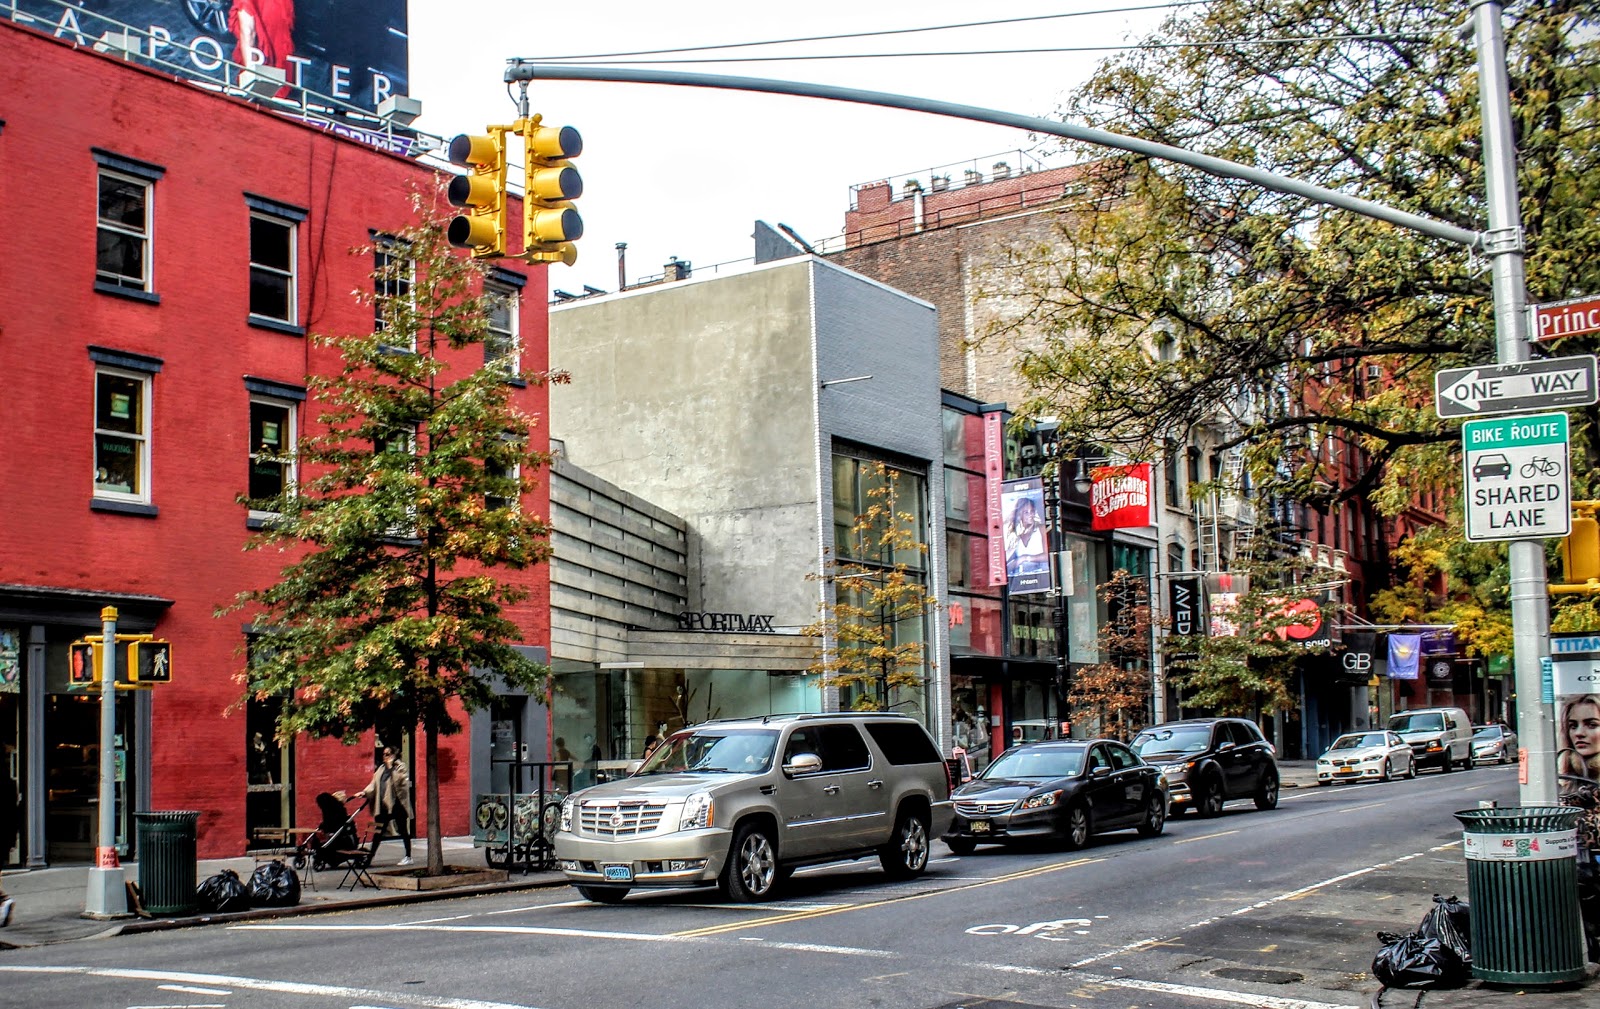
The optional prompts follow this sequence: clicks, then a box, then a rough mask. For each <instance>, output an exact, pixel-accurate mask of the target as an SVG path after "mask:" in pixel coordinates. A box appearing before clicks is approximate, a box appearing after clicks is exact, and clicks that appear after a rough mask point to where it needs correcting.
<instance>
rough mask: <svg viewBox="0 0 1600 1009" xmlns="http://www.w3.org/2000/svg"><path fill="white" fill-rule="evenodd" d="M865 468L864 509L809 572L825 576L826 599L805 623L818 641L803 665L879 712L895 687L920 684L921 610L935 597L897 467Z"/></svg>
mask: <svg viewBox="0 0 1600 1009" xmlns="http://www.w3.org/2000/svg"><path fill="white" fill-rule="evenodd" d="M869 473H870V476H871V484H870V486H869V487H868V489H867V499H868V502H869V504H868V506H867V509H866V511H864V512H862V513H861V514H860V515H857V516H856V519H855V522H854V524H853V525H852V526H851V527H850V531H849V536H848V539H847V541H846V542H843V543H839V544H835V551H834V555H833V556H832V557H831V558H830V559H829V561H828V563H827V565H826V567H825V568H824V570H823V571H822V572H821V573H820V574H815V575H812V576H811V577H812V578H813V579H815V580H820V581H822V582H823V583H824V586H825V589H824V593H825V598H824V600H823V602H822V603H821V604H820V607H819V609H820V616H819V619H818V620H817V621H816V622H815V623H813V624H811V625H810V626H808V627H806V628H805V633H806V634H807V635H809V636H811V637H814V638H818V639H820V645H821V649H820V651H819V653H818V657H817V660H816V661H815V662H813V663H812V664H811V665H810V666H809V667H807V668H808V671H810V672H813V673H818V674H820V676H821V678H820V681H819V684H820V686H821V687H822V689H824V690H827V689H829V688H837V689H839V690H841V691H854V692H855V698H854V701H853V706H854V707H855V708H856V709H858V710H863V711H885V710H888V708H889V706H890V703H891V700H890V699H891V697H892V695H893V693H894V691H896V690H916V689H918V688H920V687H921V686H922V684H923V681H924V679H925V675H926V672H927V670H928V668H929V663H928V657H927V646H926V644H925V641H926V636H927V626H926V624H927V616H928V614H930V613H932V612H934V611H935V610H937V609H938V605H939V603H938V600H937V599H936V598H935V597H934V596H933V595H932V593H930V592H929V591H928V589H927V586H926V585H925V584H924V575H925V568H926V565H925V563H924V561H923V558H925V557H926V556H927V552H928V547H927V544H925V543H923V542H922V541H921V540H920V539H919V538H918V536H917V520H916V515H915V514H913V513H912V512H910V511H906V510H904V508H903V507H902V505H901V503H900V497H899V495H900V486H899V478H900V474H899V472H898V471H897V470H894V469H892V468H890V467H889V466H886V465H884V464H883V463H878V464H876V465H875V466H874V467H872V468H871V469H870V470H869ZM913 562H914V563H913Z"/></svg>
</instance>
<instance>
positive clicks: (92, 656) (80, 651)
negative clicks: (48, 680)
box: [67, 641, 104, 687]
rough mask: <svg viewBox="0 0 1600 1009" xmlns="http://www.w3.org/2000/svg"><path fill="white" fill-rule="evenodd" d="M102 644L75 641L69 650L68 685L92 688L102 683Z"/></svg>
mask: <svg viewBox="0 0 1600 1009" xmlns="http://www.w3.org/2000/svg"><path fill="white" fill-rule="evenodd" d="M103 647H104V646H102V645H101V644H100V642H98V641H95V642H92V643H91V642H88V641H74V642H73V643H72V646H71V649H70V650H69V654H68V658H69V660H70V661H69V662H68V664H67V683H68V684H69V685H70V686H74V687H92V686H94V685H95V684H96V683H99V682H100V653H101V651H102V649H103Z"/></svg>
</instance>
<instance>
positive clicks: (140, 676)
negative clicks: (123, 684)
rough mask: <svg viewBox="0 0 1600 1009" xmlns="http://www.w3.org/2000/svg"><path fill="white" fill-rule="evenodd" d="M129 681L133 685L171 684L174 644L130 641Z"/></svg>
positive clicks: (154, 641)
mask: <svg viewBox="0 0 1600 1009" xmlns="http://www.w3.org/2000/svg"><path fill="white" fill-rule="evenodd" d="M128 679H129V680H130V681H131V682H133V683H171V682H172V642H170V641H160V640H151V641H130V642H129V643H128Z"/></svg>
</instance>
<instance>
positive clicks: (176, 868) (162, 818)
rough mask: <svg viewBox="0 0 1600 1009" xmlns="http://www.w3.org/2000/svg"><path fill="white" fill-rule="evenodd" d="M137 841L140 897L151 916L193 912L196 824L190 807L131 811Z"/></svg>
mask: <svg viewBox="0 0 1600 1009" xmlns="http://www.w3.org/2000/svg"><path fill="white" fill-rule="evenodd" d="M133 818H134V822H135V824H136V826H137V830H138V841H139V898H140V901H141V902H142V903H143V904H144V909H145V910H146V911H148V912H150V913H151V914H153V915H158V916H159V915H168V916H170V915H180V914H194V913H195V911H196V909H197V908H198V907H199V905H198V904H197V902H196V900H195V885H196V880H195V874H196V872H197V869H198V863H197V861H196V858H195V825H196V824H197V823H198V822H199V821H200V814H199V813H198V812H194V811H190V810H172V811H167V812H159V813H137V812H136V813H134V814H133Z"/></svg>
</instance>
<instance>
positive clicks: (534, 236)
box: [522, 116, 583, 266]
mask: <svg viewBox="0 0 1600 1009" xmlns="http://www.w3.org/2000/svg"><path fill="white" fill-rule="evenodd" d="M522 144H523V149H524V152H525V153H526V156H527V162H528V167H527V173H528V175H527V188H526V192H525V193H524V195H523V198H522V246H523V258H525V259H527V260H528V261H529V262H534V261H541V262H547V263H566V264H567V265H568V266H571V265H572V264H573V263H575V262H577V261H578V247H577V246H576V245H574V244H573V243H574V242H576V241H577V240H578V239H580V238H582V237H583V218H582V217H580V216H578V212H577V211H576V210H574V209H573V208H572V202H571V201H573V200H576V199H577V198H578V197H580V196H582V195H583V177H582V176H580V175H579V174H578V170H577V169H576V168H573V167H572V163H571V162H570V161H568V160H567V159H568V158H575V157H577V156H578V155H580V154H582V153H583V138H582V137H581V136H579V135H578V131H577V130H575V129H573V128H572V127H570V126H545V125H543V124H542V123H541V118H540V117H539V116H530V117H528V118H527V119H524V120H522Z"/></svg>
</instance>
